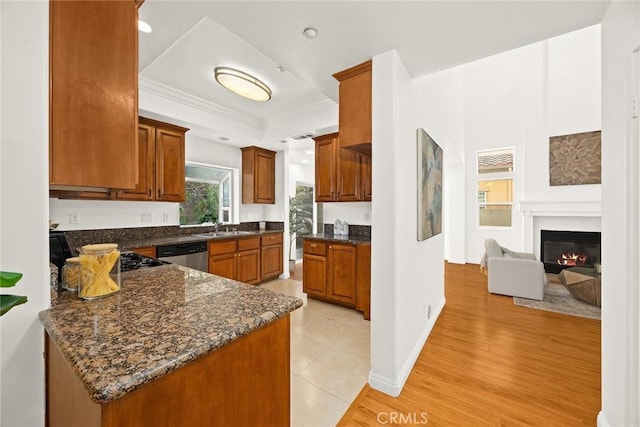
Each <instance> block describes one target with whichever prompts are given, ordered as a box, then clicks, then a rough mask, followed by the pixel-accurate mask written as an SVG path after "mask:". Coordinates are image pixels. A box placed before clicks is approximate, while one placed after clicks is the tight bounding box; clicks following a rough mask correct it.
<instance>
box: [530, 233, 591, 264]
mask: <svg viewBox="0 0 640 427" xmlns="http://www.w3.org/2000/svg"><path fill="white" fill-rule="evenodd" d="M540 259H541V260H542V262H543V263H544V271H546V272H547V273H560V272H561V271H562V270H564V269H565V268H569V267H593V265H594V264H595V263H596V262H600V233H599V232H592V231H556V230H541V231H540Z"/></svg>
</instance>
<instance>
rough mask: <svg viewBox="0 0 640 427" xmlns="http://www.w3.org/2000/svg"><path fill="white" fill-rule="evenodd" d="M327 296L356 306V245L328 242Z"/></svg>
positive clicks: (350, 305)
mask: <svg viewBox="0 0 640 427" xmlns="http://www.w3.org/2000/svg"><path fill="white" fill-rule="evenodd" d="M327 298H329V299H330V300H332V301H338V302H341V303H343V304H344V305H347V306H349V307H354V308H355V306H356V247H355V246H354V245H342V244H334V243H332V244H330V245H329V250H328V252H327Z"/></svg>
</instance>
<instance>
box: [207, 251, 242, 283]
mask: <svg viewBox="0 0 640 427" xmlns="http://www.w3.org/2000/svg"><path fill="white" fill-rule="evenodd" d="M237 258H238V256H237V254H236V253H232V254H224V255H214V256H210V257H209V273H211V274H215V275H216V276H222V277H226V278H227V279H233V280H236V277H237V276H236V271H237V269H236V267H237Z"/></svg>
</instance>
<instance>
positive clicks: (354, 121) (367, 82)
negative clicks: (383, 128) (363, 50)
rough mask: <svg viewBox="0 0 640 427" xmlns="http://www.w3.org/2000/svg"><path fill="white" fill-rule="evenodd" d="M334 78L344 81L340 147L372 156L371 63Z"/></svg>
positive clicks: (341, 99)
mask: <svg viewBox="0 0 640 427" xmlns="http://www.w3.org/2000/svg"><path fill="white" fill-rule="evenodd" d="M333 77H334V78H335V79H336V80H338V81H339V82H340V91H339V97H340V99H339V116H338V130H339V133H340V147H342V148H346V149H348V150H351V151H355V152H357V153H360V154H363V155H365V156H371V91H372V89H371V82H372V78H371V77H372V72H371V60H369V61H367V62H363V63H362V64H359V65H356V66H355V67H351V68H349V69H347V70H344V71H341V72H339V73H336V74H334V75H333Z"/></svg>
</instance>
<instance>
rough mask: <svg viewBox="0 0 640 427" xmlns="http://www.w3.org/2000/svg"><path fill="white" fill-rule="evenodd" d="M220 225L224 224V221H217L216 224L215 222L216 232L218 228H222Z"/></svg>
mask: <svg viewBox="0 0 640 427" xmlns="http://www.w3.org/2000/svg"><path fill="white" fill-rule="evenodd" d="M220 225H222V223H221V222H220V221H216V223H215V224H213V226H214V227H215V229H216V233H217V232H218V229H219V228H220Z"/></svg>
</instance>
